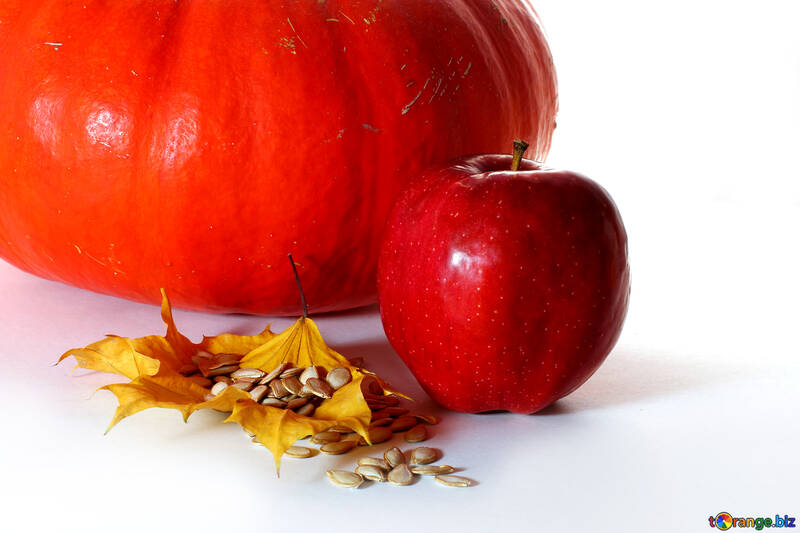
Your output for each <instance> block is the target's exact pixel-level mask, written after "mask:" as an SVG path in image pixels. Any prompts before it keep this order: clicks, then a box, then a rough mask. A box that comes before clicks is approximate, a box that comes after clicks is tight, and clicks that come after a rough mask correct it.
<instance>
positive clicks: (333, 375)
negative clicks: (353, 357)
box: [325, 366, 353, 390]
mask: <svg viewBox="0 0 800 533" xmlns="http://www.w3.org/2000/svg"><path fill="white" fill-rule="evenodd" d="M325 379H327V381H328V383H329V384H330V386H331V387H333V388H334V390H339V389H341V388H342V387H344V386H345V385H347V384H348V383H350V381H351V380H352V379H353V376H352V375H351V374H350V371H349V370H348V369H346V368H345V367H343V366H337V367H336V368H334V369H333V370H331V371H330V372H328V375H327V376H326V378H325Z"/></svg>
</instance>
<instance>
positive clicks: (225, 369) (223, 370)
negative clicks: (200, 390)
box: [200, 365, 239, 378]
mask: <svg viewBox="0 0 800 533" xmlns="http://www.w3.org/2000/svg"><path fill="white" fill-rule="evenodd" d="M238 369H239V365H228V366H220V367H217V368H213V369H206V370H204V369H203V368H202V367H201V368H200V372H202V373H203V375H204V376H205V377H207V378H213V377H214V376H221V375H223V374H226V375H230V373H231V372H234V371H236V370H238Z"/></svg>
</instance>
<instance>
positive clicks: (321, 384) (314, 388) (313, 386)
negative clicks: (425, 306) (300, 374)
mask: <svg viewBox="0 0 800 533" xmlns="http://www.w3.org/2000/svg"><path fill="white" fill-rule="evenodd" d="M305 385H306V386H307V387H308V389H309V390H310V391H311V392H313V393H314V394H315V395H316V396H319V397H320V398H330V397H331V396H333V393H334V392H336V391H334V390H333V387H331V386H330V385H329V384H328V382H327V381H323V380H321V379H319V378H308V380H306V383H305Z"/></svg>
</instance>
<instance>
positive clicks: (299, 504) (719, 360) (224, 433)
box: [0, 0, 800, 532]
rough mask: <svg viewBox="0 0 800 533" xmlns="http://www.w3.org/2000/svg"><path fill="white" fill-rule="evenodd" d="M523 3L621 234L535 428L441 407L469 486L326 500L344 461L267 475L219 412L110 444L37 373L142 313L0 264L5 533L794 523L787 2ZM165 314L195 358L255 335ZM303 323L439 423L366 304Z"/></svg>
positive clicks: (107, 411)
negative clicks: (613, 292)
mask: <svg viewBox="0 0 800 533" xmlns="http://www.w3.org/2000/svg"><path fill="white" fill-rule="evenodd" d="M536 7H537V9H538V10H539V13H540V15H541V17H542V19H543V21H544V23H545V27H546V29H547V33H548V35H549V37H550V40H551V45H552V48H553V53H554V55H555V59H556V65H557V67H558V73H559V79H560V91H561V113H560V116H559V127H558V130H557V134H556V137H555V139H554V144H553V150H552V153H551V157H550V159H549V163H550V164H551V165H553V166H563V167H568V168H571V169H574V170H578V171H582V172H584V173H586V174H588V175H590V176H592V177H593V178H594V179H596V180H597V181H599V182H600V183H602V184H603V185H604V186H605V187H606V188H607V189H608V190H609V192H610V193H611V194H612V195H613V196H614V197H615V198H616V200H617V202H618V205H619V207H620V210H621V212H622V215H623V218H624V220H625V223H626V225H627V228H628V232H629V239H630V250H631V265H632V273H633V293H632V302H631V308H630V313H629V316H628V322H627V324H626V327H625V330H624V332H623V335H622V338H621V339H620V342H619V344H618V346H617V348H616V349H615V350H614V352H613V353H612V354H611V356H610V357H609V359H608V361H607V362H606V364H605V365H604V366H603V367H602V368H601V369H600V370H599V371H598V372H597V374H596V375H595V376H594V377H593V378H592V379H591V380H590V381H589V382H588V383H587V384H586V385H585V386H584V387H582V388H581V389H579V390H578V391H577V392H575V393H574V394H573V395H571V396H570V397H568V398H566V399H565V400H562V401H561V402H559V403H558V404H557V405H556V406H555V407H553V408H551V409H549V410H548V411H547V412H545V413H544V414H540V415H535V416H516V415H508V414H492V415H473V416H470V415H463V414H456V413H443V416H444V422H443V423H442V424H441V425H439V426H437V427H435V428H434V430H433V433H434V438H433V439H432V440H431V441H430V442H429V444H430V445H431V446H435V447H437V448H440V449H442V450H444V451H445V457H444V460H445V461H446V462H447V463H450V464H453V465H457V466H461V467H464V468H465V470H464V473H463V475H466V476H469V477H471V478H473V479H475V480H477V481H478V482H479V484H478V485H477V486H476V487H473V488H469V489H448V488H446V487H441V486H438V485H436V484H435V483H434V482H433V481H432V480H430V479H423V480H421V481H420V482H419V483H417V484H416V485H414V486H411V487H405V488H400V487H393V486H370V487H367V488H365V489H363V490H358V491H356V492H353V491H348V490H342V489H337V488H334V487H333V486H331V485H330V484H329V483H328V482H327V481H326V480H325V479H324V471H325V469H327V468H330V467H333V466H337V465H350V464H352V463H353V461H354V457H357V456H355V455H347V456H342V457H333V458H331V457H317V458H314V459H311V460H304V461H300V460H290V459H286V460H285V461H284V466H283V469H282V477H281V479H280V480H278V479H276V478H275V476H274V470H273V465H272V459H271V457H270V455H269V454H268V453H267V452H265V451H264V450H263V449H260V448H258V447H256V446H253V445H251V444H250V443H249V441H248V439H247V438H246V437H245V435H244V434H243V432H242V431H241V430H240V429H239V428H238V427H237V426H235V425H233V424H226V425H223V424H219V423H218V421H219V420H220V419H221V416H222V415H218V414H214V413H198V414H196V415H193V417H192V418H191V419H190V421H189V423H188V424H187V425H184V424H182V423H181V422H180V416H179V415H178V414H177V413H176V412H173V411H162V410H149V411H146V412H144V413H141V414H138V415H136V416H134V417H132V418H130V419H128V420H125V421H123V422H122V423H121V424H120V425H118V426H117V427H116V428H115V429H114V430H113V431H111V432H110V433H109V434H108V435H107V436H103V431H104V430H105V428H106V425H107V423H108V422H109V420H110V418H111V415H112V413H113V411H114V408H115V405H116V403H115V400H114V398H113V396H112V395H111V394H110V393H107V392H100V393H97V394H95V395H92V392H93V391H94V390H95V389H96V388H97V387H98V386H101V385H103V384H106V383H109V382H112V381H114V378H113V377H112V376H108V375H103V374H97V373H86V372H81V371H79V372H77V373H76V374H75V375H71V374H70V371H71V367H72V363H71V362H67V363H66V364H62V365H61V366H58V367H53V366H50V365H51V364H52V363H53V362H54V361H55V360H56V358H57V357H58V356H59V355H60V354H61V353H62V352H64V351H65V350H67V349H69V348H72V347H78V346H83V345H85V344H87V343H89V342H92V341H94V340H96V339H98V338H100V337H101V336H102V335H103V334H105V333H117V334H121V335H126V336H139V335H145V334H151V333H162V331H163V330H162V325H161V322H160V318H159V315H158V309H157V308H155V307H150V306H145V305H139V304H135V303H130V302H126V301H122V300H119V299H115V298H110V297H105V296H99V295H95V294H92V293H88V292H84V291H80V290H77V289H73V288H70V287H66V286H62V285H59V284H55V283H50V282H47V281H42V280H39V279H36V278H34V277H32V276H28V275H27V274H23V273H21V272H19V271H17V270H15V269H13V268H12V267H10V266H8V265H6V264H4V263H0V360H1V361H2V373H0V391H1V392H0V400H2V406H3V407H2V409H1V410H0V427H2V428H3V434H2V439H0V470H1V471H2V483H0V493H2V494H0V516H2V520H3V522H2V523H3V529H4V530H5V531H40V530H41V531H44V530H50V531H104V532H105V531H142V530H151V531H166V530H170V529H171V530H175V531H187V530H190V528H191V529H192V530H194V531H212V530H215V531H220V530H228V529H229V528H231V529H233V528H235V529H240V528H242V527H245V528H248V529H250V528H255V529H256V530H264V529H270V530H276V531H277V530H288V528H289V527H292V529H293V530H296V529H297V524H303V525H304V527H310V526H309V524H313V523H315V522H324V523H326V524H328V527H329V529H328V530H329V531H359V530H366V529H367V528H369V529H370V530H373V531H379V532H382V531H407V530H409V529H411V526H410V524H411V523H415V524H417V526H416V527H415V530H417V531H419V530H422V531H428V530H430V531H433V530H434V525H436V530H437V531H491V532H499V531H533V530H547V531H573V530H579V529H580V530H583V529H587V530H588V529H591V530H595V531H641V530H651V531H681V532H685V531H698V530H699V531H708V530H709V529H708V527H709V526H708V521H707V519H708V516H709V515H712V514H716V513H718V512H720V511H727V512H730V513H732V514H734V515H737V516H773V517H774V515H775V514H781V515H783V514H789V515H790V516H798V515H800V497H799V496H800V490H798V485H797V477H798V474H800V459H798V453H797V451H798V449H800V425H799V424H798V423H797V419H798V416H797V411H798V405H799V404H800V393H798V378H800V362H799V361H800V358H798V355H800V353H799V352H800V349H798V342H797V336H796V331H797V327H798V319H799V318H800V313H798V309H797V301H798V299H800V290H799V289H800V287H798V281H797V272H798V271H800V261H798V259H799V256H798V230H799V229H800V180H798V178H800V173H799V172H798V163H797V153H796V150H797V146H798V145H800V143H798V141H800V135H798V133H799V132H798V129H799V127H798V124H800V113H799V112H798V111H799V109H798V99H797V97H796V96H797V95H798V94H800V33H798V32H797V31H796V21H797V20H798V15H800V9H799V8H798V5H797V3H796V2H791V1H783V2H779V1H765V2H761V3H759V4H753V3H745V2H717V1H705V2H688V1H675V2H670V3H668V4H667V3H661V4H657V3H652V2H632V1H630V2H619V1H618V2H613V1H611V2H594V1H591V2H589V1H586V2H564V1H563V0H539V1H538V2H536ZM793 151H794V153H793ZM176 320H177V322H178V326H179V328H181V329H182V330H183V331H184V332H185V333H186V334H187V335H189V336H190V337H191V338H193V339H195V340H196V339H198V338H199V337H200V335H201V334H215V333H220V332H223V331H228V330H233V331H236V332H241V333H255V332H257V331H258V330H260V328H261V327H262V326H263V324H264V322H265V320H264V319H261V318H258V317H245V316H214V315H203V314H196V313H188V312H182V311H177V312H176ZM289 323H290V321H288V320H285V319H280V320H275V321H274V324H275V329H277V330H280V329H282V328H283V327H285V326H286V325H288V324H289ZM318 323H319V325H320V328H321V330H322V333H323V335H324V336H325V337H326V338H327V340H328V341H329V343H330V344H331V345H332V346H333V347H335V348H336V349H338V350H340V351H341V352H343V353H345V354H347V355H348V356H359V355H360V356H364V357H366V358H367V360H368V361H369V363H370V366H371V367H372V368H373V369H375V370H376V371H378V372H379V373H381V374H383V375H385V376H388V377H389V378H390V381H391V382H392V383H393V384H394V385H396V386H397V387H398V388H400V389H402V390H405V391H408V392H410V393H411V394H412V395H413V396H415V397H417V398H418V399H419V400H420V402H419V403H420V409H424V410H428V409H430V410H434V411H435V408H433V407H431V406H430V403H429V400H427V398H426V396H425V395H424V394H423V393H422V392H421V391H420V390H419V388H418V387H417V385H416V384H415V382H414V381H413V378H412V377H411V376H410V374H408V372H407V371H406V370H405V367H403V366H402V363H401V362H400V361H399V359H398V358H397V357H396V355H395V354H394V353H393V352H392V350H391V348H390V347H389V346H388V344H387V343H386V341H385V338H384V336H383V333H382V329H381V326H380V321H379V319H378V317H377V314H376V312H375V310H374V309H367V310H358V311H354V312H350V313H342V314H338V315H335V316H324V317H321V318H319V320H318ZM395 442H397V438H396V439H395ZM383 448H384V447H380V448H379V449H381V450H382V449H383ZM360 453H365V452H364V451H362V452H360ZM237 507H238V508H241V509H242V511H236V508H237ZM356 517H358V518H357V521H354V520H356ZM412 517H413V518H412ZM409 521H410V522H409Z"/></svg>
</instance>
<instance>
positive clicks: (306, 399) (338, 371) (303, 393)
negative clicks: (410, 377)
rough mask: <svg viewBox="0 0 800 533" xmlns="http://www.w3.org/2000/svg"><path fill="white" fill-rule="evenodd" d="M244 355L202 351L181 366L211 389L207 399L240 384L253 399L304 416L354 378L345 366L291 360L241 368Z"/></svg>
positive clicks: (202, 384)
mask: <svg viewBox="0 0 800 533" xmlns="http://www.w3.org/2000/svg"><path fill="white" fill-rule="evenodd" d="M242 357H243V356H242V355H238V354H229V353H220V354H216V355H212V354H210V353H207V352H199V353H198V354H197V355H195V356H194V357H192V364H190V365H186V366H184V367H183V368H181V369H180V373H181V374H183V375H185V376H186V377H187V378H188V379H190V380H192V381H193V382H194V383H195V384H197V385H200V386H201V387H203V388H206V389H208V390H209V391H208V393H207V394H206V398H205V399H206V401H208V400H212V399H213V398H214V397H215V396H217V395H218V394H220V393H221V392H222V391H224V390H225V389H227V388H228V387H236V388H238V389H241V390H243V391H245V392H249V393H250V397H251V398H252V399H253V401H255V402H258V403H261V404H262V405H268V406H270V407H277V408H279V409H291V410H292V411H294V412H296V413H297V414H299V415H304V416H312V415H313V414H314V411H315V410H316V408H317V407H319V405H320V404H321V403H322V402H323V401H325V400H326V399H328V398H331V397H332V396H333V394H334V393H335V392H336V391H337V390H339V389H340V388H342V387H344V386H345V385H347V384H348V383H350V381H351V380H352V379H353V376H352V375H351V374H350V370H349V369H348V368H345V367H343V366H340V367H336V368H332V369H331V370H330V371H327V370H326V369H325V368H324V367H321V366H308V367H305V368H296V367H295V366H294V365H293V364H291V363H283V364H281V365H278V366H277V367H276V368H274V369H273V370H272V371H271V372H264V371H263V370H259V369H258V368H240V367H239V361H240V360H241V359H242Z"/></svg>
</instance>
